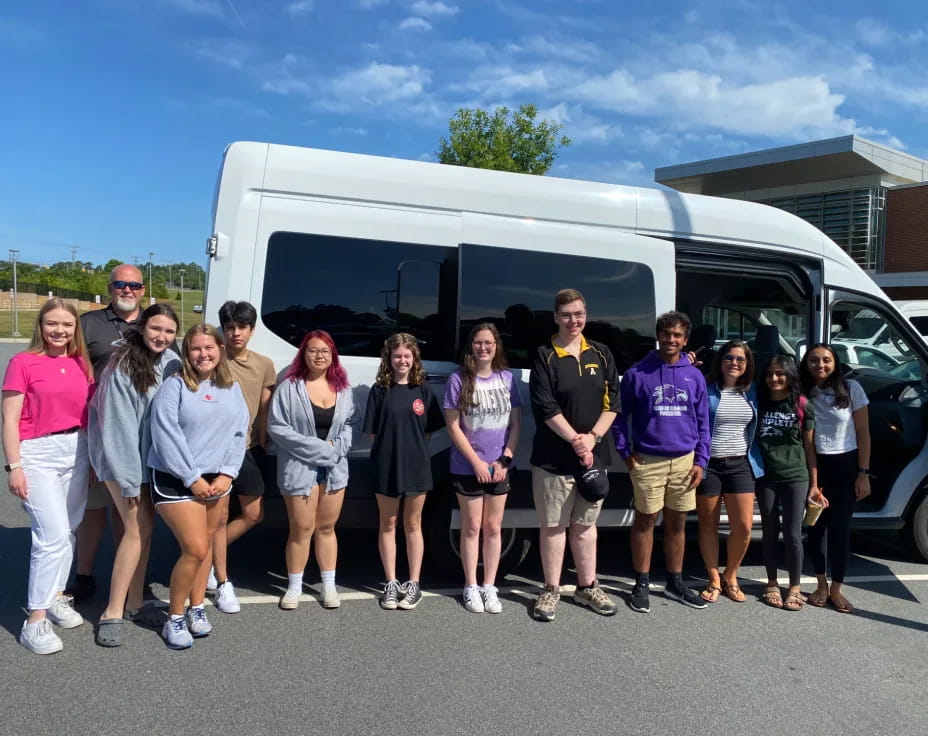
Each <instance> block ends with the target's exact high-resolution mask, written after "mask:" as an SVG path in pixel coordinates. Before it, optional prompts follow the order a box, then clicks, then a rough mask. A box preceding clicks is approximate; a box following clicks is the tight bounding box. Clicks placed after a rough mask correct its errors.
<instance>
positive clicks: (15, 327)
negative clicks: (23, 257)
mask: <svg viewBox="0 0 928 736" xmlns="http://www.w3.org/2000/svg"><path fill="white" fill-rule="evenodd" d="M18 256H19V251H18V250H15V249H14V248H10V261H12V263H13V337H19V336H20V334H19V305H18V304H17V303H16V297H17V296H18V295H19V289H18V288H17V285H16V258H17V257H18Z"/></svg>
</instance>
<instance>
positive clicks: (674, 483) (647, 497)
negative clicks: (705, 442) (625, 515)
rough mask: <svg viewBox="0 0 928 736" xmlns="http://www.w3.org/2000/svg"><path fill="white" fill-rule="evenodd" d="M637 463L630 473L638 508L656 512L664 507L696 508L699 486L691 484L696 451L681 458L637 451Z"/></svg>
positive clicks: (679, 509) (690, 509)
mask: <svg viewBox="0 0 928 736" xmlns="http://www.w3.org/2000/svg"><path fill="white" fill-rule="evenodd" d="M636 457H637V458H638V463H637V465H635V468H634V469H633V470H631V471H630V472H629V475H630V476H631V479H632V486H633V487H634V489H635V509H636V510H638V511H640V512H641V513H642V514H656V513H657V512H658V511H661V510H662V509H664V508H667V509H670V510H671V511H692V510H693V509H695V508H696V489H695V488H690V487H689V480H690V479H689V474H690V471H691V470H692V469H693V453H692V452H690V453H688V454H686V455H681V456H680V457H659V456H657V455H641V454H636Z"/></svg>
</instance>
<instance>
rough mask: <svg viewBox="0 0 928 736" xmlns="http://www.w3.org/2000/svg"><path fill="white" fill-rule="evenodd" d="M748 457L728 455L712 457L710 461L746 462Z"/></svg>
mask: <svg viewBox="0 0 928 736" xmlns="http://www.w3.org/2000/svg"><path fill="white" fill-rule="evenodd" d="M745 458H747V455H726V456H725V457H710V458H709V459H710V460H744V459H745Z"/></svg>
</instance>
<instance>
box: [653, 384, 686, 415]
mask: <svg viewBox="0 0 928 736" xmlns="http://www.w3.org/2000/svg"><path fill="white" fill-rule="evenodd" d="M689 404H690V395H689V393H688V392H687V390H686V389H685V388H680V387H679V386H674V385H673V384H672V383H665V384H663V385H661V386H657V387H656V388H655V389H654V390H653V391H652V392H651V406H652V413H654V414H657V415H658V416H662V417H678V416H680V415H681V414H686V413H687V412H688V411H689Z"/></svg>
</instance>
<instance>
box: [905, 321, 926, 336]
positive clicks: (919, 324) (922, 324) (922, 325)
mask: <svg viewBox="0 0 928 736" xmlns="http://www.w3.org/2000/svg"><path fill="white" fill-rule="evenodd" d="M909 319H910V320H911V321H912V324H913V325H915V329H917V330H918V331H919V332H920V333H921V334H922V335H928V317H909Z"/></svg>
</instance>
